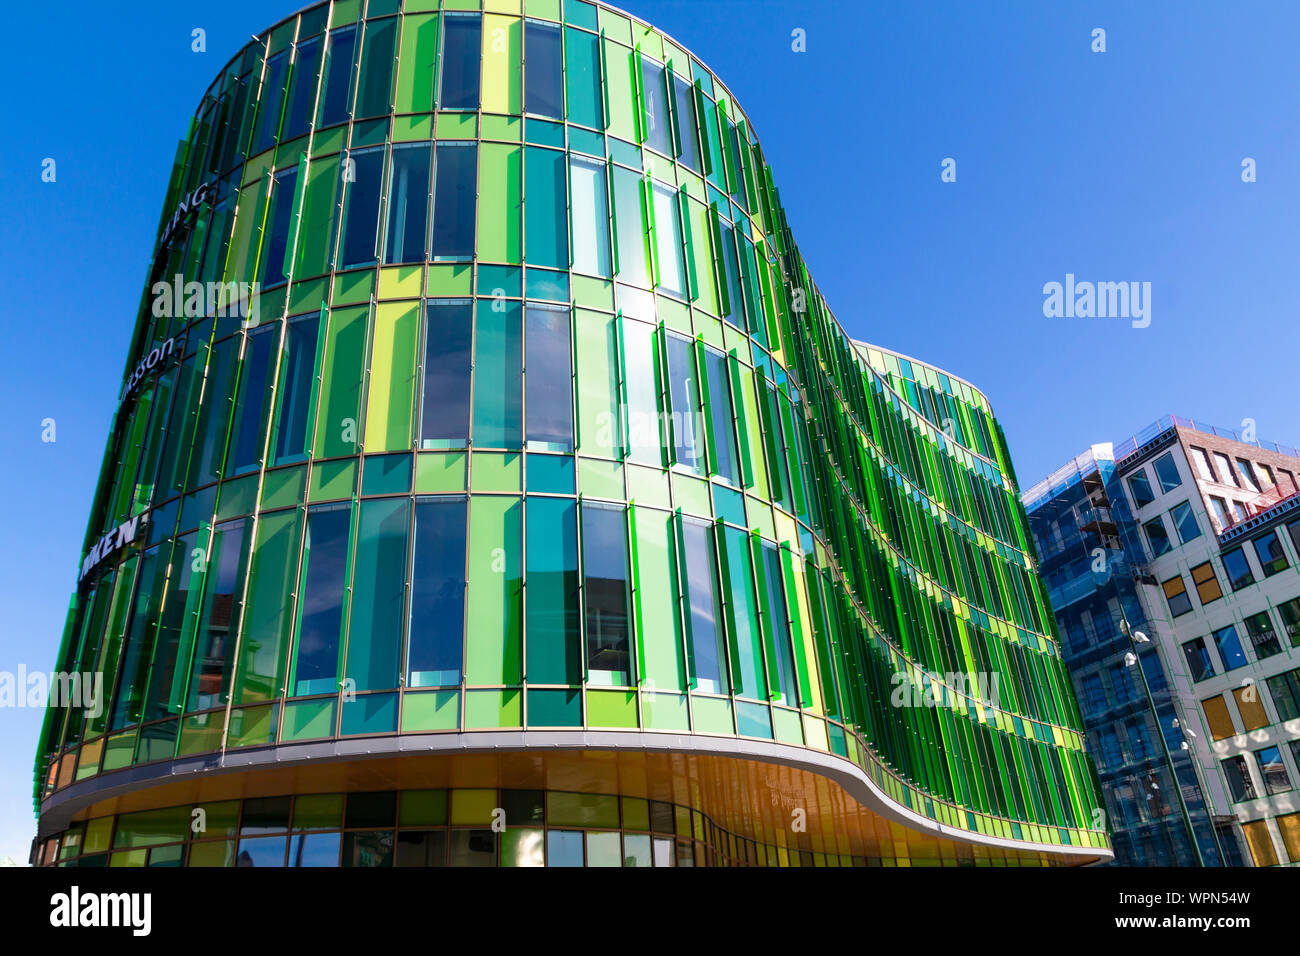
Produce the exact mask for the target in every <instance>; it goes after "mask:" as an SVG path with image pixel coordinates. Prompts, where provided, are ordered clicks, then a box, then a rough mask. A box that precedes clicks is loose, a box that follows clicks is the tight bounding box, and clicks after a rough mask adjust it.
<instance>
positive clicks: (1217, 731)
mask: <svg viewBox="0 0 1300 956" xmlns="http://www.w3.org/2000/svg"><path fill="white" fill-rule="evenodd" d="M1201 710H1202V711H1204V712H1205V722H1206V723H1207V724H1208V725H1209V727H1210V736H1212V737H1213V738H1214V739H1215V740H1222V739H1223V738H1224V737H1231V736H1232V735H1233V734H1234V733H1236V730H1235V728H1234V727H1233V726H1232V717H1231V716H1229V714H1228V703H1227V701H1225V700H1224V699H1223V695H1222V694H1220V695H1219V696H1217V697H1211V698H1210V699H1209V700H1203V701H1201Z"/></svg>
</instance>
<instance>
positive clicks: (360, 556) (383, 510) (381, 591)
mask: <svg viewBox="0 0 1300 956" xmlns="http://www.w3.org/2000/svg"><path fill="white" fill-rule="evenodd" d="M401 460H403V461H405V462H407V463H408V465H407V473H408V474H407V482H408V483H409V481H410V477H409V461H410V459H409V458H408V457H406V456H401ZM370 467H371V463H370V462H369V461H367V462H366V469H367V473H369V469H370ZM409 516H410V507H409V504H408V501H407V499H406V498H385V499H379V500H375V501H363V502H362V503H361V510H360V518H359V521H358V526H357V542H356V561H355V568H354V570H353V575H352V611H351V615H350V623H349V627H348V648H347V666H346V667H345V669H344V679H345V680H347V681H350V682H352V683H351V684H349V685H348V688H349V689H351V690H353V691H363V690H382V689H384V688H388V687H396V686H397V678H398V669H399V664H400V655H401V646H402V645H401V641H402V611H403V600H404V598H405V595H406V588H405V581H406V537H407V522H408V519H409ZM344 715H345V722H346V715H347V709H346V708H345V709H344Z"/></svg>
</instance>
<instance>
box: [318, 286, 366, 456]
mask: <svg viewBox="0 0 1300 956" xmlns="http://www.w3.org/2000/svg"><path fill="white" fill-rule="evenodd" d="M369 311H370V310H369V308H368V307H365V306H362V307H349V308H345V309H334V310H332V311H331V312H330V316H329V330H328V332H327V333H326V344H325V359H324V365H323V369H322V374H321V385H320V399H319V406H320V413H319V415H318V417H317V420H316V441H315V443H314V447H315V449H316V451H315V453H316V456H317V457H320V458H334V457H337V456H340V455H355V454H356V453H357V441H358V439H359V438H360V427H361V426H360V423H359V421H358V419H359V417H360V415H361V383H362V381H363V376H362V364H363V361H364V356H365V342H366V320H367V318H368V316H369Z"/></svg>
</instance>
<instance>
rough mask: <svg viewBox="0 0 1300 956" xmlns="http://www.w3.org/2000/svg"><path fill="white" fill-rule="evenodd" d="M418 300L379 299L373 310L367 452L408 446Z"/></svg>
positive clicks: (409, 445) (400, 449) (418, 308)
mask: <svg viewBox="0 0 1300 956" xmlns="http://www.w3.org/2000/svg"><path fill="white" fill-rule="evenodd" d="M419 318H420V306H419V303H417V302H409V303H408V302H400V303H399V302H381V303H379V305H378V307H377V308H376V309H375V335H374V345H373V348H372V351H371V356H370V393H369V396H368V398H367V412H366V444H365V447H366V451H368V452H376V451H405V450H407V449H409V448H410V447H411V407H412V397H413V395H414V388H415V335H416V330H417V328H418V325H419Z"/></svg>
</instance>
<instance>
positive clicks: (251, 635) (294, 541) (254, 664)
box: [232, 510, 303, 704]
mask: <svg viewBox="0 0 1300 956" xmlns="http://www.w3.org/2000/svg"><path fill="white" fill-rule="evenodd" d="M302 514H303V513H302V511H300V510H299V511H282V512H277V513H275V514H269V515H264V516H263V517H262V518H261V519H260V520H259V522H258V528H257V542H256V545H255V546H254V550H253V558H252V570H251V572H250V573H251V578H250V584H249V591H248V611H247V619H246V623H245V633H246V637H245V639H244V641H243V642H242V644H241V645H240V648H239V662H238V666H237V670H236V674H235V682H234V692H233V695H232V699H233V700H234V702H235V703H236V704H248V703H255V702H257V701H262V700H270V699H271V698H274V697H279V696H281V695H282V694H283V692H284V687H283V684H284V666H285V652H286V650H287V649H288V645H289V635H290V630H291V628H292V626H293V615H292V611H293V590H294V587H293V585H294V581H295V580H296V578H297V573H296V572H297V569H298V547H299V542H300V540H301V538H302Z"/></svg>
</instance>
